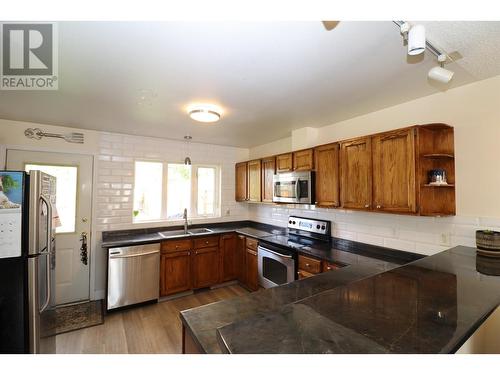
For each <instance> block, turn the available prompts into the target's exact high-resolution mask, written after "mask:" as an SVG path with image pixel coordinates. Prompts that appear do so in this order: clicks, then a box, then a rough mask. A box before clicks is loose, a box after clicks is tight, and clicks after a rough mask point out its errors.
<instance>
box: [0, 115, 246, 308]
mask: <svg viewBox="0 0 500 375" xmlns="http://www.w3.org/2000/svg"><path fill="white" fill-rule="evenodd" d="M30 127H31V128H32V127H39V128H41V129H42V130H44V131H47V132H53V133H67V132H72V131H78V132H82V133H84V136H85V143H84V144H83V145H79V144H70V143H66V142H64V141H63V140H60V139H46V138H44V139H42V140H32V139H27V138H26V137H25V136H24V130H25V129H26V128H30ZM8 148H15V149H25V150H34V151H48V152H66V153H80V154H89V155H93V156H94V160H95V163H94V165H95V168H94V189H93V202H94V204H93V218H92V248H91V256H90V272H91V286H90V288H91V297H95V298H102V297H103V296H104V288H105V280H106V278H105V276H106V274H105V272H106V270H105V265H106V258H105V252H104V251H103V250H102V248H101V245H100V244H101V238H102V231H106V230H118V229H129V228H138V227H144V226H166V225H174V224H176V223H175V222H174V223H172V222H168V223H166V222H163V223H155V224H133V223H132V204H133V201H132V200H133V184H134V163H133V162H134V160H135V159H141V160H144V159H150V160H162V161H174V162H182V161H183V160H184V157H185V156H186V155H185V152H186V147H185V143H184V142H179V141H173V140H167V139H161V138H148V137H137V136H129V135H122V134H115V133H103V132H96V131H87V130H81V129H71V128H66V127H59V126H51V125H45V124H34V123H26V122H18V121H9V120H1V119H0V169H3V168H4V166H5V151H6V149H8ZM189 154H190V157H191V159H192V161H193V163H197V162H202V163H213V164H219V165H220V166H221V213H222V215H224V216H223V217H222V218H219V219H206V220H200V221H198V222H211V221H233V220H246V219H247V218H248V210H247V206H246V205H245V204H243V203H237V202H236V201H235V200H234V187H235V184H234V180H235V176H234V164H235V163H236V162H239V161H243V160H247V159H248V149H243V148H236V147H224V146H217V145H210V144H200V143H191V144H190V146H189ZM227 210H229V212H230V215H226V212H227Z"/></svg>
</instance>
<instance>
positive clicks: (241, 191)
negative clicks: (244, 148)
mask: <svg viewBox="0 0 500 375" xmlns="http://www.w3.org/2000/svg"><path fill="white" fill-rule="evenodd" d="M235 169H236V170H235V172H236V189H235V199H236V201H237V202H244V201H246V200H248V186H247V163H246V162H245V163H237V164H236V167H235Z"/></svg>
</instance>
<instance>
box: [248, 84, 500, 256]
mask: <svg viewBox="0 0 500 375" xmlns="http://www.w3.org/2000/svg"><path fill="white" fill-rule="evenodd" d="M432 122H444V123H447V124H449V125H452V126H453V127H454V128H455V155H456V158H455V168H456V185H457V187H456V193H457V196H456V198H457V216H455V217H449V218H425V217H410V216H401V215H388V214H381V213H363V212H352V211H345V210H325V209H314V207H310V208H309V207H305V206H293V205H289V206H280V207H276V206H265V205H252V206H251V207H250V212H249V215H250V217H251V218H253V219H256V220H259V221H264V222H267V223H273V224H277V225H282V226H285V225H286V222H285V219H286V217H287V216H288V215H289V214H292V213H293V214H298V215H303V216H313V217H323V218H325V219H329V220H332V221H333V222H334V235H335V236H337V237H342V238H348V239H352V240H357V241H362V242H367V243H373V244H377V245H383V246H389V247H394V248H397V249H401V250H407V251H416V252H419V253H423V254H433V253H435V252H437V251H440V250H442V249H445V248H449V247H451V246H455V245H468V246H474V245H475V239H474V236H475V230H476V229H478V228H490V229H496V230H500V199H499V192H500V169H499V165H500V164H499V160H500V152H499V146H498V145H499V141H500V76H496V77H494V78H490V79H487V80H484V81H480V82H476V83H473V84H470V85H466V86H462V87H459V88H456V89H453V90H449V91H446V92H440V93H437V94H434V95H430V96H427V97H424V98H420V99H417V100H414V101H411V102H407V103H404V104H400V105H397V106H394V107H390V108H386V109H383V110H381V111H377V112H372V113H369V114H367V115H363V116H359V117H356V118H353V119H350V120H346V121H342V122H339V123H335V124H332V125H329V126H326V127H322V128H318V132H317V139H318V144H325V143H329V142H334V141H338V140H343V139H348V138H351V137H356V136H362V135H368V134H373V133H376V132H380V131H385V130H390V129H396V128H401V127H405V126H409V125H414V124H425V123H432ZM295 134H297V136H298V135H300V134H302V132H300V131H295V132H293V133H292V141H291V142H290V140H289V138H286V139H283V140H281V141H280V140H278V141H275V142H272V143H269V144H266V145H262V146H259V147H255V148H252V149H250V158H257V157H263V156H269V155H273V154H276V153H278V152H284V150H283V149H282V148H280V149H279V151H275V150H274V146H275V145H281V146H283V145H289V149H288V151H290V150H292V145H293V144H300V140H297V141H295V140H294V139H293V137H294V135H295ZM285 151H286V150H285Z"/></svg>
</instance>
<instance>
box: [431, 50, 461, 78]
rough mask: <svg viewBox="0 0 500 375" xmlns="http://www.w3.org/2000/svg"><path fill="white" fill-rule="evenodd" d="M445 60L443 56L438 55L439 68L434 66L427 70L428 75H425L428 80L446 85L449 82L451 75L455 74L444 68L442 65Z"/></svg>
mask: <svg viewBox="0 0 500 375" xmlns="http://www.w3.org/2000/svg"><path fill="white" fill-rule="evenodd" d="M446 59H447V57H446V55H445V54H440V55H439V56H438V62H439V66H435V67H434V68H432V69H431V70H429V73H428V74H427V76H428V77H429V78H430V79H432V80H434V81H438V82H442V83H448V82H450V81H451V79H452V78H453V75H454V74H455V73H454V72H452V71H451V70H448V69H445V68H444V63H445V61H446Z"/></svg>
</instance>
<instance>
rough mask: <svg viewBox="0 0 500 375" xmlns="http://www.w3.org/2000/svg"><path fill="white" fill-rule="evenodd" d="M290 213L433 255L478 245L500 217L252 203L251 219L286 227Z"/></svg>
mask: <svg viewBox="0 0 500 375" xmlns="http://www.w3.org/2000/svg"><path fill="white" fill-rule="evenodd" d="M288 215H296V216H304V217H311V218H319V219H324V220H330V221H332V235H333V236H335V237H339V238H345V239H350V240H353V241H359V242H364V243H369V244H373V245H379V246H386V247H391V248H395V249H399V250H404V251H412V252H417V253H420V254H425V255H431V254H435V253H437V252H440V251H443V250H445V249H448V248H450V247H453V246H457V245H465V246H472V247H475V241H476V240H475V235H476V230H477V229H484V228H489V229H496V230H500V219H495V218H482V217H470V216H452V217H442V218H440V217H423V216H403V215H391V214H381V213H371V212H360V211H347V210H333V209H324V208H315V207H314V206H299V205H282V206H273V205H249V218H250V220H255V221H260V222H264V223H268V224H274V225H279V226H282V227H285V226H286V225H287V219H288Z"/></svg>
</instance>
